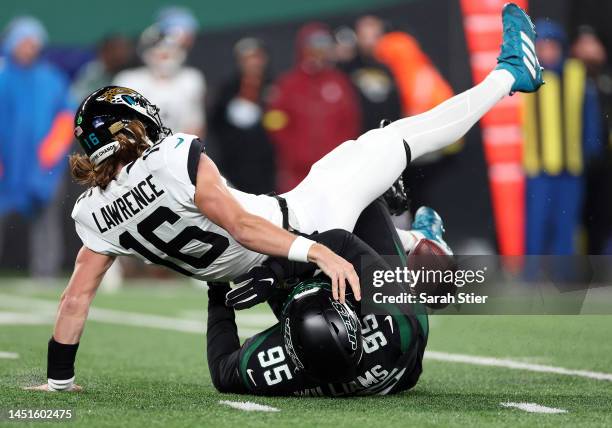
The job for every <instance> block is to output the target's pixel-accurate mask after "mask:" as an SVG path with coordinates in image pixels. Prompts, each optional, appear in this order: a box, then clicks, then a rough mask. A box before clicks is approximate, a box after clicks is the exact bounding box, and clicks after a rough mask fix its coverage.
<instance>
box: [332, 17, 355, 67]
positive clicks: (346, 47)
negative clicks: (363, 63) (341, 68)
mask: <svg viewBox="0 0 612 428" xmlns="http://www.w3.org/2000/svg"><path fill="white" fill-rule="evenodd" d="M334 39H335V41H336V45H335V48H334V60H335V61H336V62H337V63H345V62H349V61H351V60H352V59H353V58H355V55H357V35H356V34H355V31H353V29H352V28H350V27H347V26H342V27H340V28H338V29H336V31H335V32H334Z"/></svg>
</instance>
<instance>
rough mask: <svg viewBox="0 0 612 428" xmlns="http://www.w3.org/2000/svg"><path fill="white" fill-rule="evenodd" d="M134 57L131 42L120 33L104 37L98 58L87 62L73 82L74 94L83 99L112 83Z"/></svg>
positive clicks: (99, 47) (76, 97)
mask: <svg viewBox="0 0 612 428" xmlns="http://www.w3.org/2000/svg"><path fill="white" fill-rule="evenodd" d="M131 58H132V44H131V42H130V41H129V40H128V39H127V38H125V37H123V36H119V35H111V36H108V37H106V38H104V39H103V40H102V41H101V42H100V43H99V45H98V52H97V58H96V59H94V60H93V61H90V62H88V63H87V64H85V65H84V66H83V67H82V68H81V69H80V70H79V72H78V73H77V75H76V77H75V80H74V82H73V83H72V88H71V89H72V94H73V96H74V98H75V99H76V100H78V101H79V102H80V101H82V100H83V99H84V98H85V97H86V96H87V95H89V94H90V93H92V92H93V91H95V90H96V89H98V88H102V87H104V86H107V85H110V84H111V82H112V81H113V78H114V77H115V74H117V73H118V72H119V71H120V70H122V69H123V68H124V67H125V66H126V65H127V64H128V62H129V61H130V59H131Z"/></svg>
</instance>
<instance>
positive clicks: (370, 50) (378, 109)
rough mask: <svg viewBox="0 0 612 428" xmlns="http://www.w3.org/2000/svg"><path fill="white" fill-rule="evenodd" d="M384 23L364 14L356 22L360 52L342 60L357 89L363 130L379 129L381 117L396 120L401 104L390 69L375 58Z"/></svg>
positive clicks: (344, 68)
mask: <svg viewBox="0 0 612 428" xmlns="http://www.w3.org/2000/svg"><path fill="white" fill-rule="evenodd" d="M384 27H385V26H384V23H383V21H382V20H381V19H380V18H377V17H375V16H371V15H368V16H364V17H362V18H360V19H358V20H357V22H356V23H355V31H356V34H357V54H356V55H355V56H354V57H353V59H351V60H349V61H347V62H345V63H341V64H340V67H341V68H342V70H344V71H345V72H346V73H347V74H348V76H349V77H350V79H351V81H352V82H353V84H354V85H355V87H356V88H357V92H358V94H359V100H360V105H361V113H362V118H363V122H362V132H365V131H368V130H370V129H374V128H378V126H379V123H380V121H381V119H389V120H392V121H393V120H397V119H399V118H400V117H401V115H402V107H401V103H400V99H399V94H398V91H397V87H396V84H395V80H394V78H393V75H392V74H391V71H390V70H389V69H388V68H387V67H386V66H385V65H383V64H382V63H381V62H379V61H378V60H377V59H375V58H374V49H375V48H376V45H377V43H378V41H379V40H380V38H381V37H382V35H383V34H384V30H385V28H384Z"/></svg>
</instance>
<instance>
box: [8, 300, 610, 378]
mask: <svg viewBox="0 0 612 428" xmlns="http://www.w3.org/2000/svg"><path fill="white" fill-rule="evenodd" d="M2 308H11V309H22V310H26V311H28V312H29V313H24V314H23V323H21V324H28V323H30V324H31V323H33V318H32V313H31V312H30V311H36V314H35V315H37V316H40V317H43V316H46V317H54V316H55V311H56V310H57V302H52V301H50V300H45V299H35V298H30V297H21V296H14V295H10V294H0V313H1V309H2ZM19 316H20V315H19V314H15V313H12V312H11V313H10V317H9V318H11V319H13V323H16V324H17V323H18V319H17V317H19ZM1 318H2V317H1V316H0V319H1ZM48 319H49V323H52V322H53V318H48ZM89 319H90V320H91V321H97V322H102V323H108V324H117V325H128V326H133V327H145V328H157V329H160V330H170V331H179V332H183V333H196V334H205V333H206V324H205V323H204V322H203V321H195V320H186V319H181V318H173V317H166V316H160V315H149V314H142V313H137V312H127V311H117V310H113V309H101V308H92V309H91V310H90V311H89ZM247 319H248V317H247ZM40 320H41V322H42V318H40ZM247 322H248V321H247ZM253 327H254V326H253V325H249V327H245V326H244V321H242V322H241V321H240V320H239V329H238V331H239V335H240V337H243V338H247V337H251V336H254V335H255V334H257V333H259V332H260V331H261V329H260V328H253ZM425 358H427V359H429V360H437V361H446V362H452V363H464V364H474V365H479V366H491V367H503V368H507V369H516V370H527V371H533V372H540V373H552V374H559V375H566V376H577V377H584V378H589V379H596V380H605V381H612V373H602V372H593V371H589V370H574V369H567V368H564V367H555V366H549V365H543V364H533V363H526V362H522V361H516V360H510V359H502V358H493V357H482V356H476V355H463V354H451V353H446V352H436V351H426V352H425Z"/></svg>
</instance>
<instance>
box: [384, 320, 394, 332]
mask: <svg viewBox="0 0 612 428" xmlns="http://www.w3.org/2000/svg"><path fill="white" fill-rule="evenodd" d="M385 321H389V326H390V327H391V334H393V319H392V318H391V315H387V316H386V317H385Z"/></svg>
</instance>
